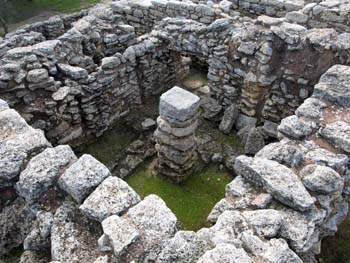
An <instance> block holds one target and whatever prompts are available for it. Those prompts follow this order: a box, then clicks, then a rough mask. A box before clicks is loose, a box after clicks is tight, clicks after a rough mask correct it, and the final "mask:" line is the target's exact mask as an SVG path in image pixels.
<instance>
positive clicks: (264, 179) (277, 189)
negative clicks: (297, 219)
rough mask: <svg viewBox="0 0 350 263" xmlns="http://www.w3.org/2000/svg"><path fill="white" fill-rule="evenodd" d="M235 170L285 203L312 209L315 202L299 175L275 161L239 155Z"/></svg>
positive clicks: (301, 209) (294, 206)
mask: <svg viewBox="0 0 350 263" xmlns="http://www.w3.org/2000/svg"><path fill="white" fill-rule="evenodd" d="M235 171H236V172H237V174H239V175H242V176H243V177H245V178H246V179H248V180H249V181H251V182H253V183H254V184H257V185H260V186H262V187H263V188H264V189H266V190H267V191H268V192H270V193H271V194H272V195H273V196H274V198H276V199H277V200H279V201H280V202H282V203H283V204H285V205H287V206H290V207H292V208H294V209H297V210H299V211H305V210H308V209H310V208H311V207H312V206H313V204H314V202H315V199H314V198H312V197H311V196H310V194H309V193H308V192H307V191H306V189H305V187H304V186H303V184H302V182H301V181H300V179H299V178H298V176H297V175H296V174H294V173H293V171H292V170H290V169H288V168H287V167H285V166H283V165H280V164H279V163H277V162H275V161H270V160H268V159H264V158H259V157H256V158H254V159H253V158H249V157H244V156H239V157H238V158H236V163H235ZM289 189H293V191H290V190H289Z"/></svg>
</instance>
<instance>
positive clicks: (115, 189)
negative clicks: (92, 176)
mask: <svg viewBox="0 0 350 263" xmlns="http://www.w3.org/2000/svg"><path fill="white" fill-rule="evenodd" d="M140 201H141V198H140V196H139V195H138V194H137V193H136V192H135V191H134V190H133V189H132V188H131V187H130V186H129V185H128V184H127V183H126V182H124V181H123V180H122V179H120V178H118V177H112V176H110V177H108V178H107V179H105V180H104V181H103V182H102V183H101V184H100V185H99V186H98V187H97V188H96V190H95V191H93V192H92V194H91V195H90V196H89V197H88V198H87V199H86V200H85V201H84V203H83V204H82V205H81V206H80V210H81V211H82V212H83V214H85V215H86V216H88V217H89V218H91V219H93V220H97V221H100V222H101V221H103V220H104V219H106V218H107V217H109V216H111V215H120V214H122V213H124V212H125V211H126V210H127V209H129V208H130V207H131V206H133V205H136V204H137V203H138V202H140Z"/></svg>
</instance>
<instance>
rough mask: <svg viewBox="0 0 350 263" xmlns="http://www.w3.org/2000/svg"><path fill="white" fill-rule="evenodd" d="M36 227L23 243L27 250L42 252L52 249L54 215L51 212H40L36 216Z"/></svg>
mask: <svg viewBox="0 0 350 263" xmlns="http://www.w3.org/2000/svg"><path fill="white" fill-rule="evenodd" d="M36 218H37V220H36V226H35V227H34V228H33V229H32V230H31V232H30V233H29V235H28V236H27V237H26V239H25V240H24V242H23V248H24V249H25V250H33V251H38V252H42V251H45V250H46V249H49V248H50V245H51V244H50V235H51V226H52V223H53V215H52V213H50V212H45V211H40V212H38V213H37V215H36Z"/></svg>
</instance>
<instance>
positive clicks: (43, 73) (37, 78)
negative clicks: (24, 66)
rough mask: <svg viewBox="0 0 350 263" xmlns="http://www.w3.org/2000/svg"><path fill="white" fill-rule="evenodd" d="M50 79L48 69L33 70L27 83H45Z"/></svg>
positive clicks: (29, 73) (28, 76)
mask: <svg viewBox="0 0 350 263" xmlns="http://www.w3.org/2000/svg"><path fill="white" fill-rule="evenodd" d="M48 78H49V73H48V72H47V70H46V69H43V68H42V69H33V70H31V71H29V72H28V75H27V81H28V82H32V83H38V82H42V81H45V80H47V79H48Z"/></svg>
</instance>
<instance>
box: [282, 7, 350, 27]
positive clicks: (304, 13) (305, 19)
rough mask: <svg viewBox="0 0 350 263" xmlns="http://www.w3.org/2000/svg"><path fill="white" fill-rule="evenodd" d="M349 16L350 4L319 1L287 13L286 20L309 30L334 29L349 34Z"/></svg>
mask: <svg viewBox="0 0 350 263" xmlns="http://www.w3.org/2000/svg"><path fill="white" fill-rule="evenodd" d="M349 14H350V2H349V1H347V0H346V1H320V2H318V3H317V2H313V3H309V4H307V5H305V7H304V8H303V9H301V10H299V11H293V12H290V13H288V14H287V15H286V19H287V20H288V21H290V22H294V23H298V24H301V25H305V26H307V27H309V28H334V29H336V30H337V31H339V32H350V22H349Z"/></svg>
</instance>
